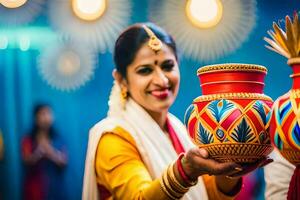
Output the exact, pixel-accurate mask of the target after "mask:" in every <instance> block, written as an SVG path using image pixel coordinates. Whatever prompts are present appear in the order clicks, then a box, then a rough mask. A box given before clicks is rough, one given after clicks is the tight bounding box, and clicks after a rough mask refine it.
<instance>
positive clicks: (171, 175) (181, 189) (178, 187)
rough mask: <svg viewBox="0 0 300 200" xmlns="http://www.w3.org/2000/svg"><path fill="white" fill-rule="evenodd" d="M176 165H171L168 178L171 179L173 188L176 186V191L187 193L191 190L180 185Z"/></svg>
mask: <svg viewBox="0 0 300 200" xmlns="http://www.w3.org/2000/svg"><path fill="white" fill-rule="evenodd" d="M173 167H174V164H172V165H170V166H169V167H168V170H167V174H168V178H170V183H171V186H174V189H175V190H176V191H178V192H180V193H183V194H184V193H186V192H187V191H188V190H189V187H186V186H184V185H182V184H181V183H179V181H178V180H177V178H176V176H175V174H174V169H173Z"/></svg>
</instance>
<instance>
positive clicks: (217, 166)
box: [82, 23, 255, 200]
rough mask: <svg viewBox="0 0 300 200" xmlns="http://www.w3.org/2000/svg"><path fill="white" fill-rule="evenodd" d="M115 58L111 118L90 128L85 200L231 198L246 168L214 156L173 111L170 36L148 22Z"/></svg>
mask: <svg viewBox="0 0 300 200" xmlns="http://www.w3.org/2000/svg"><path fill="white" fill-rule="evenodd" d="M114 61H115V64H116V69H115V70H114V72H113V76H114V78H115V85H114V87H113V89H112V92H111V95H110V100H109V111H108V115H107V117H106V118H105V119H103V120H101V121H100V122H99V123H97V124H96V125H95V126H94V127H93V128H92V129H91V131H90V136H89V137H90V138H89V144H88V151H87V156H86V166H85V177H84V185H83V187H84V188H83V196H82V199H92V200H95V199H98V198H99V196H100V197H101V199H106V198H107V197H112V198H113V199H156V200H157V199H199V198H200V199H204V200H205V199H232V198H234V197H235V195H236V194H237V193H238V192H239V191H240V189H241V186H242V179H241V178H240V176H241V175H243V174H245V173H247V172H249V170H245V169H243V168H242V167H241V166H240V165H238V164H236V163H233V162H228V163H219V162H217V161H215V160H213V159H210V158H209V155H208V152H207V151H205V150H204V149H199V148H195V146H194V145H193V144H192V142H191V140H190V139H189V138H188V135H187V133H186V129H185V127H184V126H183V124H182V123H181V122H180V121H179V120H178V119H177V118H176V117H175V116H173V115H172V114H171V113H169V112H168V110H169V108H170V107H171V105H172V104H173V102H174V101H175V98H176V96H177V92H178V87H179V81H180V75H179V67H178V62H177V52H176V45H175V42H174V40H173V39H172V37H171V36H170V35H169V34H167V33H166V32H165V31H164V30H162V29H160V28H159V27H157V26H155V25H154V24H151V23H147V24H136V25H133V26H130V27H129V28H128V29H126V30H125V31H124V32H123V33H122V34H121V35H120V36H119V38H118V39H117V41H116V44H115V51H114ZM254 168H255V167H254ZM254 168H252V169H254ZM237 174H238V176H237ZM208 175H215V176H208ZM227 175H230V176H232V177H231V178H228V177H226V176H227Z"/></svg>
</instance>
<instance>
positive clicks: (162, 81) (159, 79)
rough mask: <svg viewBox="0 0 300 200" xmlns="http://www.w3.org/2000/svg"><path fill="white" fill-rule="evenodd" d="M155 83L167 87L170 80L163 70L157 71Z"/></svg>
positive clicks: (154, 78)
mask: <svg viewBox="0 0 300 200" xmlns="http://www.w3.org/2000/svg"><path fill="white" fill-rule="evenodd" d="M153 82H154V83H155V84H157V85H159V86H163V87H167V86H168V83H169V79H168V77H167V76H166V75H165V73H164V72H163V71H162V70H156V71H155V73H154V77H153Z"/></svg>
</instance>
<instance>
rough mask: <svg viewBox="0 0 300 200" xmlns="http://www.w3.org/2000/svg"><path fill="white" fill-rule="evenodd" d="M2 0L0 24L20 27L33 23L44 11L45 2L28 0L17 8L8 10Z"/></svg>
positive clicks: (43, 0) (42, 0)
mask: <svg viewBox="0 0 300 200" xmlns="http://www.w3.org/2000/svg"><path fill="white" fill-rule="evenodd" d="M1 1H2V0H0V24H5V25H20V24H26V23H29V22H30V21H32V20H33V19H34V18H35V17H36V16H37V15H38V14H39V13H40V12H41V10H42V9H43V6H44V3H45V0H27V1H26V2H25V3H24V4H23V5H22V6H20V7H17V8H7V7H5V6H4V5H2V4H1Z"/></svg>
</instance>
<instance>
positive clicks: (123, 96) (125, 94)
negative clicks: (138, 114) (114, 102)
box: [121, 88, 128, 109]
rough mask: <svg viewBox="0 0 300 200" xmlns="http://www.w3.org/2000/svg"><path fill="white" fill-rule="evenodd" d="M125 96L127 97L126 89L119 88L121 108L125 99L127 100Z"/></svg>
mask: <svg viewBox="0 0 300 200" xmlns="http://www.w3.org/2000/svg"><path fill="white" fill-rule="evenodd" d="M127 97H128V92H127V89H126V88H122V89H121V103H122V107H123V109H125V104H126V101H127Z"/></svg>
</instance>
